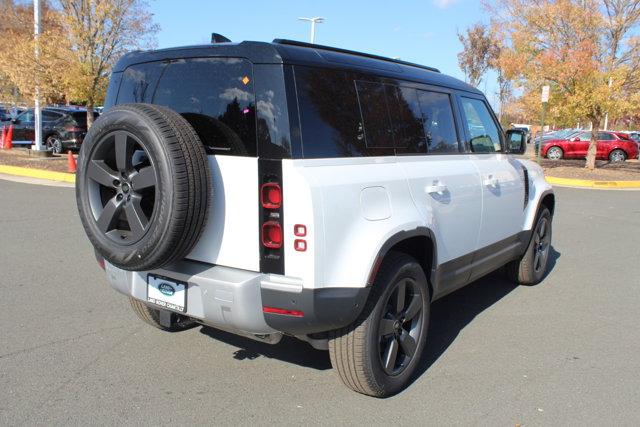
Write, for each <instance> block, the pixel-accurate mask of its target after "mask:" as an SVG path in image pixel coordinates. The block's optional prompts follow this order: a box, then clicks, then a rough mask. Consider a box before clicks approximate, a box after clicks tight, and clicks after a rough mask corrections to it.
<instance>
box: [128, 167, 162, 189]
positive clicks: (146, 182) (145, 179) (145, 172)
mask: <svg viewBox="0 0 640 427" xmlns="http://www.w3.org/2000/svg"><path fill="white" fill-rule="evenodd" d="M155 186H156V174H155V172H154V170H153V167H151V166H147V167H144V168H142V169H140V171H139V172H138V173H136V174H135V175H133V176H132V177H131V187H133V189H134V190H135V191H140V190H143V189H145V188H149V187H155Z"/></svg>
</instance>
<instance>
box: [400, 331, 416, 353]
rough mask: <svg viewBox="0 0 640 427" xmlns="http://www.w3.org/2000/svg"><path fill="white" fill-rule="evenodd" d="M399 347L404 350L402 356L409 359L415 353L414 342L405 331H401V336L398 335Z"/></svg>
mask: <svg viewBox="0 0 640 427" xmlns="http://www.w3.org/2000/svg"><path fill="white" fill-rule="evenodd" d="M400 345H401V346H402V350H404V354H406V355H407V356H409V357H411V356H413V353H415V351H416V340H415V339H413V337H412V336H411V335H409V332H407V331H403V332H402V335H400Z"/></svg>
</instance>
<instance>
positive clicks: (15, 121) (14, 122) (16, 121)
mask: <svg viewBox="0 0 640 427" xmlns="http://www.w3.org/2000/svg"><path fill="white" fill-rule="evenodd" d="M11 123H13V124H14V125H17V124H20V119H11Z"/></svg>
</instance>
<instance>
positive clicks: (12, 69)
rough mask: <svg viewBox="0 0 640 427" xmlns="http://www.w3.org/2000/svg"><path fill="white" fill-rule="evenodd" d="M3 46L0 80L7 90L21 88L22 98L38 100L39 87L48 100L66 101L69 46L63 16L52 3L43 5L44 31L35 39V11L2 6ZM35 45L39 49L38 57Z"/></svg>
mask: <svg viewBox="0 0 640 427" xmlns="http://www.w3.org/2000/svg"><path fill="white" fill-rule="evenodd" d="M0 10H1V13H2V20H0V31H1V32H2V44H0V77H2V78H3V80H4V82H3V85H4V86H5V87H6V88H7V90H12V88H13V87H16V88H18V90H19V91H20V93H21V95H22V96H24V97H26V98H29V99H34V98H35V87H36V85H37V86H39V88H40V97H41V99H42V100H45V101H58V100H61V99H64V96H65V93H66V89H67V87H66V79H65V77H64V70H65V69H66V68H67V67H68V62H69V61H68V52H69V49H70V46H69V43H68V42H67V39H66V37H65V36H64V32H63V28H62V25H61V22H60V15H59V13H58V12H57V11H55V10H54V9H52V8H51V7H50V5H49V3H47V2H44V4H43V5H42V23H43V28H44V31H43V32H42V33H41V35H40V37H39V39H38V40H37V41H36V40H35V39H34V37H33V33H32V31H33V8H32V7H31V6H30V5H28V4H23V3H20V4H14V2H12V1H7V0H3V1H2V3H0ZM36 44H37V46H38V48H39V50H40V55H39V57H38V58H36V56H35V48H36Z"/></svg>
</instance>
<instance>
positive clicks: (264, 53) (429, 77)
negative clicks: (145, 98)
mask: <svg viewBox="0 0 640 427" xmlns="http://www.w3.org/2000/svg"><path fill="white" fill-rule="evenodd" d="M194 57H239V58H246V59H248V60H249V61H251V62H252V63H254V64H296V65H309V66H316V67H323V68H342V69H358V70H362V71H368V72H372V73H374V74H377V75H381V76H385V77H391V78H398V79H403V80H410V81H417V82H421V83H426V84H432V85H437V86H445V87H450V88H453V89H459V90H464V91H468V92H473V93H481V92H480V91H479V90H478V89H476V88H475V87H473V86H471V85H468V84H467V83H464V82H462V81H460V80H458V79H456V78H453V77H451V76H447V75H445V74H441V73H440V71H438V70H437V69H435V68H432V67H427V66H424V65H418V64H413V63H410V62H405V61H400V60H395V59H391V58H385V57H382V56H377V55H372V54H366V53H360V52H354V51H350V50H346V49H339V48H333V47H329V46H321V45H316V44H310V43H303V42H297V41H291V40H282V39H275V40H274V41H273V42H272V43H265V42H253V41H244V42H241V43H213V44H207V45H199V46H185V47H175V48H168V49H159V50H149V51H134V52H130V53H128V54H126V55H125V56H123V57H122V58H121V59H120V61H118V63H117V64H116V66H115V67H114V69H113V72H121V71H124V70H125V69H126V68H127V67H128V66H130V65H133V64H139V63H143V62H151V61H162V60H170V59H177V58H194Z"/></svg>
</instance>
